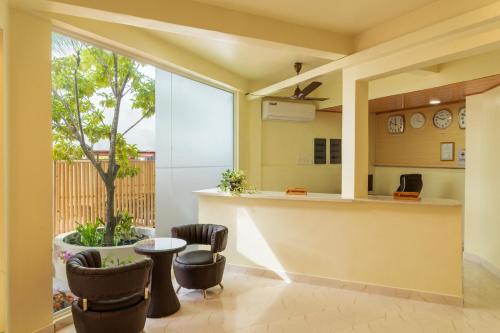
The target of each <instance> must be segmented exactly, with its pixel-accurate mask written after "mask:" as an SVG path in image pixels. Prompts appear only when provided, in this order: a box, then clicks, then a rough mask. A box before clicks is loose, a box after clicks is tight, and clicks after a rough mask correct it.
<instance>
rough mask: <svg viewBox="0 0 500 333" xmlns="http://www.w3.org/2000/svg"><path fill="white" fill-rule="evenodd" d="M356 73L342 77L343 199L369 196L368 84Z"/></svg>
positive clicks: (346, 71)
mask: <svg viewBox="0 0 500 333" xmlns="http://www.w3.org/2000/svg"><path fill="white" fill-rule="evenodd" d="M355 74H356V73H355V72H354V71H353V70H344V71H343V78H342V197H343V198H346V199H354V198H363V197H366V196H367V195H368V82H367V81H359V80H356V75H355Z"/></svg>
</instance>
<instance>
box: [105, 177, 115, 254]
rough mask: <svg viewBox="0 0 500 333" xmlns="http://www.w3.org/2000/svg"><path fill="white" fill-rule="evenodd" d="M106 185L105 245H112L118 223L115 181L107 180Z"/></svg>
mask: <svg viewBox="0 0 500 333" xmlns="http://www.w3.org/2000/svg"><path fill="white" fill-rule="evenodd" d="M105 185H106V230H105V233H104V246H112V245H113V238H114V235H115V228H116V225H117V218H116V216H115V182H114V179H113V180H112V181H107V182H105Z"/></svg>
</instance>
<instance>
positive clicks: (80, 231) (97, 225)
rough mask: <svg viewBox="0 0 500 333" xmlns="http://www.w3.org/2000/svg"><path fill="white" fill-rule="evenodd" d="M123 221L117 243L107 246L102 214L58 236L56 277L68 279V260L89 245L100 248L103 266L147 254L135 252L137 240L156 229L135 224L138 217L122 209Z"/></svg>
mask: <svg viewBox="0 0 500 333" xmlns="http://www.w3.org/2000/svg"><path fill="white" fill-rule="evenodd" d="M118 216H120V218H121V219H120V222H119V223H118V225H117V226H116V229H115V232H114V237H113V244H112V246H107V245H106V244H105V242H104V235H105V233H106V230H105V228H104V225H105V224H104V221H102V219H100V218H98V219H96V220H95V221H88V222H87V223H83V224H79V223H77V228H76V230H74V231H70V232H67V233H64V234H60V235H57V236H56V238H55V239H54V253H55V254H56V255H55V257H54V270H55V272H54V273H55V277H56V279H58V280H61V281H63V282H65V281H66V262H67V261H68V260H69V258H71V256H72V255H74V254H76V253H78V252H81V251H84V250H86V249H89V248H93V249H96V250H97V251H99V253H100V254H101V260H102V261H103V266H119V265H120V264H123V263H130V262H134V261H136V260H138V259H141V258H142V257H143V256H142V255H140V254H137V253H135V252H134V244H135V243H136V242H137V241H139V240H142V239H145V238H149V237H154V232H155V231H154V229H153V228H148V227H135V226H134V218H133V217H132V216H130V215H129V214H128V212H120V213H119V214H118Z"/></svg>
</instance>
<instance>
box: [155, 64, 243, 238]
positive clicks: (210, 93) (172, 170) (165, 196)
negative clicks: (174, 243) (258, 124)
mask: <svg viewBox="0 0 500 333" xmlns="http://www.w3.org/2000/svg"><path fill="white" fill-rule="evenodd" d="M233 101H234V96H233V94H232V93H229V92H227V91H224V90H221V89H217V88H214V87H211V86H208V85H206V84H203V83H200V82H197V81H193V80H190V79H187V78H185V77H182V76H179V75H175V74H172V73H168V72H165V71H161V70H157V73H156V209H157V211H156V232H157V235H159V236H169V235H170V228H171V227H172V226H175V225H180V224H187V223H197V222H198V221H197V217H198V202H197V198H196V196H195V195H193V193H192V192H193V191H194V190H200V189H206V188H213V187H216V186H217V184H218V183H219V180H220V177H221V173H222V172H223V171H224V170H226V169H232V168H233V160H234V145H233V142H234V130H233V126H234V105H233V104H234V102H233Z"/></svg>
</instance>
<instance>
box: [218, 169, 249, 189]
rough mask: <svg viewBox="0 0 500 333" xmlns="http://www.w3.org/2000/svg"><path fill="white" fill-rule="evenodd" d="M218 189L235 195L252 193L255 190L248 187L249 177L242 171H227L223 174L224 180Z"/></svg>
mask: <svg viewBox="0 0 500 333" xmlns="http://www.w3.org/2000/svg"><path fill="white" fill-rule="evenodd" d="M217 188H218V189H219V190H220V191H223V192H229V193H231V194H234V195H238V194H242V193H251V192H254V191H255V189H254V188H253V187H251V186H249V185H248V180H247V175H246V174H245V172H244V171H242V170H229V169H228V170H226V171H224V172H223V173H222V179H221V181H220V184H219V186H217Z"/></svg>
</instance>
